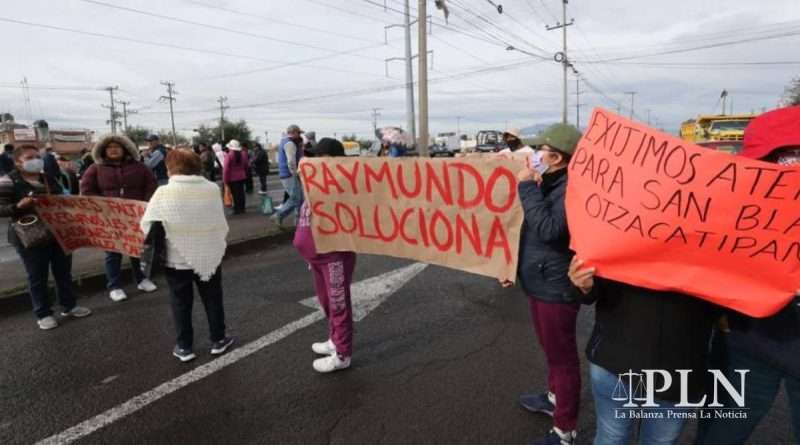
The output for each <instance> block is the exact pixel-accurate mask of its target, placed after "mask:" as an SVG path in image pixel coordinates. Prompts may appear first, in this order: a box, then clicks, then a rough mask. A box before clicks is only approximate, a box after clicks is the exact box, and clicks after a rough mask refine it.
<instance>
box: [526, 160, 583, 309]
mask: <svg viewBox="0 0 800 445" xmlns="http://www.w3.org/2000/svg"><path fill="white" fill-rule="evenodd" d="M543 179H544V180H543V182H542V185H541V186H539V185H537V184H536V183H535V182H533V181H526V182H521V183H520V184H519V197H520V201H522V207H523V209H524V211H525V222H524V224H523V226H522V236H521V238H520V248H519V269H518V275H519V279H520V283H521V284H522V288H523V289H524V290H525V293H527V294H528V295H529V296H533V297H536V298H538V299H540V300H543V301H547V302H551V303H572V302H575V301H577V299H578V294H577V291H576V289H575V287H574V286H573V285H572V283H571V282H570V281H569V277H567V272H568V271H569V263H570V261H571V260H572V256H573V255H574V254H573V252H572V251H571V250H570V249H569V229H568V228H567V214H566V211H565V209H564V198H565V196H566V191H567V169H561V170H559V171H557V172H554V173H549V174H545V175H544V176H543Z"/></svg>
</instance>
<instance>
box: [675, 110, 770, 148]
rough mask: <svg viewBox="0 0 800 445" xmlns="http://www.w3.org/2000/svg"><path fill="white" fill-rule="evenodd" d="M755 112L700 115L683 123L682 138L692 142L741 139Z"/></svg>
mask: <svg viewBox="0 0 800 445" xmlns="http://www.w3.org/2000/svg"><path fill="white" fill-rule="evenodd" d="M755 117H756V115H755V114H732V115H723V114H720V115H706V116H698V117H697V119H690V120H688V121H685V122H683V123H682V124H681V129H680V135H681V139H683V140H686V141H692V142H710V141H741V140H743V139H744V129H745V127H747V124H749V123H750V121H751V120H753V119H754V118H755Z"/></svg>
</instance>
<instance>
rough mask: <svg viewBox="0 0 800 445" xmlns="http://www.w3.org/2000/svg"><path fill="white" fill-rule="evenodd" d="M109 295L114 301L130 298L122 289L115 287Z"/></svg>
mask: <svg viewBox="0 0 800 445" xmlns="http://www.w3.org/2000/svg"><path fill="white" fill-rule="evenodd" d="M108 296H109V297H110V298H111V299H112V300H114V301H122V300H127V299H128V295H127V294H126V293H125V291H124V290H122V289H114V290H112V291H111V293H110V294H108Z"/></svg>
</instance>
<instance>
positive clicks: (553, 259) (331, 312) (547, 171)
mask: <svg viewBox="0 0 800 445" xmlns="http://www.w3.org/2000/svg"><path fill="white" fill-rule="evenodd" d="M798 122H800V107H793V108H784V109H779V110H775V111H772V112H769V113H765V114H763V115H761V116H760V117H758V118H756V119H755V120H753V121H752V123H751V124H750V126H749V127H748V128H747V130H746V132H745V137H744V148H743V151H742V152H741V153H740V156H742V157H744V158H751V159H759V160H762V161H766V162H772V163H777V164H781V165H800V127H798ZM580 138H581V133H580V131H579V130H578V129H577V128H575V127H573V126H570V125H565V124H557V125H554V126H552V127H550V128H548V129H547V130H545V131H544V132H543V133H542V134H540V135H539V136H538V137H537V138H536V139H535V140H533V141H529V145H526V144H524V143H523V142H522V140H521V136H520V134H519V131H517V130H513V129H512V130H508V131H506V133H505V134H504V141H505V143H506V145H507V146H508V149H507V150H506V151H504V152H505V153H518V154H519V153H524V154H525V156H526V157H527V158H528V160H529V161H528V163H527V165H526V166H525V167H524V168H522V169H521V170H520V171H519V173H518V178H517V179H518V181H519V189H518V192H519V198H520V202H521V206H522V208H523V211H524V223H523V228H522V236H521V240H520V246H519V270H518V277H519V281H520V284H521V288H522V290H523V291H524V292H525V294H526V295H527V296H528V305H529V310H530V317H531V320H532V324H533V328H534V333H535V336H536V338H537V340H538V343H539V345H540V347H541V349H542V351H543V352H544V356H545V358H546V363H547V368H548V375H547V385H546V387H544V388H542V391H541V392H540V393H534V394H523V395H521V396H520V398H519V403H520V404H521V406H522V407H523V408H524V409H526V410H528V411H531V412H533V413H538V414H544V415H547V416H550V417H552V420H553V428H552V429H551V430H550V431H549V432H548V433H547V434H546V436H545V437H543V438H541V439H538V440H536V441H534V442H533V443H535V444H537V445H571V444H575V443H578V438H577V425H578V418H579V413H580V400H581V397H580V395H581V386H582V382H581V366H580V358H579V353H578V344H577V335H576V330H577V319H578V314H579V312H580V310H581V307H582V305H594V328H593V330H592V334H591V337H590V339H589V341H588V344H587V345H586V351H585V352H586V357H587V359H588V361H589V382H588V383H589V386H590V387H591V393H592V395H593V398H594V413H595V418H596V432H595V437H594V443H595V444H597V445H606V444H620V445H621V444H627V443H629V442H630V440H631V439H632V437H634V435H635V436H636V437H638V441H639V443H642V444H674V443H677V442H678V440H679V438H680V436H681V434H682V432H683V429H684V427H685V424H686V420H687V419H686V417H681V416H675V417H667V418H663V417H658V416H648V415H647V413H648V412H649V411H652V410H653V409H654V408H640V409H639V411H641V412H642V413H643V415H642V416H640V417H637V416H624V415H623V416H620V415H619V413H620V412H627V411H628V408H627V407H626V406H625V405H624V404H625V400H620V399H619V398H618V397H615V396H614V393H615V391H616V388H617V386H618V385H619V381H620V376H621V375H624V374H625V373H629V372H632V371H637V370H642V369H658V370H664V371H665V372H666V373H667V374H668V375H669V376H670V377H671V381H673V382H679V381H680V382H686V384H687V385H688V386H687V387H680V386H678V385H673V386H672V387H670V388H669V389H668V390H665V391H662V392H658V398H657V399H655V400H654V402H655V403H656V405H657V407H658V408H655V409H668V408H676V409H680V408H681V407H680V406H678V404H679V402H681V401H683V400H686V397H688V399H689V400H691V401H696V400H699V399H701V398H702V397H703V395H705V394H707V391H708V389H709V388H708V385H707V384H708V381H707V379H706V375H707V373H706V372H705V371H707V370H709V369H722V370H723V371H724V373H725V375H726V376H727V378H728V379H729V380H730V381H734V380H735V379H734V377H735V376H736V370H741V369H746V370H748V373H747V381H748V386H747V392H746V394H747V395H746V409H747V417H746V418H745V419H741V418H737V419H726V418H721V417H719V416H705V417H702V416H701V420H700V425H699V428H698V433H697V439H696V443H697V444H700V445H702V444H740V443H744V442H745V441H746V440H747V439H748V437H749V436H750V435H751V434H752V432H753V430H754V429H755V427H756V426H757V425H758V423H759V422H760V421H761V419H762V418H763V417H764V415H765V414H766V413H767V412H768V411H769V409H770V407H771V406H772V404H773V402H774V400H775V398H776V396H777V394H778V392H779V389H780V386H781V383H783V384H784V386H785V388H786V390H787V395H788V399H789V404H790V406H791V408H792V424H793V427H794V431H795V434H796V435H797V434H800V316H799V315H798V309H797V307H796V305H795V304H794V303H793V304H790V305H789V306H787V307H786V308H785V309H784V310H782V311H781V312H779V313H778V314H776V315H775V316H772V317H769V318H766V319H753V318H748V317H746V316H744V315H742V314H738V313H735V312H732V311H729V310H725V309H724V308H722V307H718V306H715V305H713V304H711V303H709V302H706V301H704V300H701V299H699V298H695V297H693V296H691V295H685V294H681V293H679V292H674V291H657V290H653V289H647V288H644V287H640V286H636V285H633V284H630V283H623V282H617V281H613V280H609V279H605V278H601V277H600V276H597V273H598V272H599V271H597V270H595V269H594V268H587V267H585V265H584V262H583V261H582V259H581V258H579V257H577V256H575V253H574V252H572V251H571V250H570V232H569V224H568V221H567V213H566V209H565V196H566V190H567V184H568V182H569V175H568V168H567V167H568V165H569V162H570V159H571V156H572V155H573V153H574V152H575V149H576V146H577V144H578V141H579V139H580ZM148 142H149V144H150V149H149V150H148V152H147V154H146V155H145V156H144V158H143V159H141V157H140V155H139V151H138V150H137V148H136V146H135V145H134V144H133V143H132V142H131V141H130V140H128V139H127V138H125V137H124V136H113V135H112V136H107V137H104V138H102V139H100V140H99V141H98V142H97V143H96V145H95V146H94V148H93V150H92V153H91V155H92V156H91V158H92V160H93V162H92V163H91V164H90V165H88V166H86V167H85V168H83V165H82V166H81V168H80V170H81V171H82V172H81V173H80V185H79V187H78V192H79V193H81V194H84V195H97V196H106V197H118V198H127V199H136V200H141V201H147V202H148V204H147V210H146V212H145V215H144V217H143V218H142V220H141V228H142V231H143V232H144V233H145V234H146V235H147V239H148V241H147V242H148V243H153V244H154V245H161V246H162V247H163V248H162V249H161V251H160V253H159V254H158V255H157V261H158V262H159V263H160V264H161V265H163V267H164V271H165V272H164V274H165V276H166V281H167V284H168V287H169V292H170V296H171V307H172V314H173V317H174V324H175V329H176V336H177V341H176V346H175V349H174V351H173V354H174V355H175V357H177V358H178V359H179V360H180V361H182V362H185V361H189V360H192V359H194V358H195V356H196V355H195V349H194V342H193V329H192V321H191V320H192V319H191V311H192V302H193V289H194V286H196V287H197V289H198V292H199V294H200V298H201V300H202V302H203V305H204V307H205V311H206V315H207V318H208V323H209V332H210V337H211V338H210V341H211V345H212V346H211V354H222V353H224V352H226V351H227V350H228V349H229V348H230V347H231V345H232V344H233V342H234V340H233V338H231V337H228V336H227V335H226V327H225V311H224V305H223V289H222V270H221V263H222V257H223V254H224V251H225V247H226V241H225V240H226V235H227V233H228V224H227V221H226V218H225V211H224V206H223V194H222V193H221V189H220V187H219V186H218V185H217V184H216V183H215V179H216V178H217V171H218V170H221V172H222V182H223V184H224V185H225V187H228V188H230V191H231V194H232V197H233V199H232V200H233V213H234V214H239V213H242V212H244V209H245V195H246V194H247V191H248V190H252V189H253V179H254V178H253V175H255V176H256V177H258V179H259V182H260V190H259V191H260V193H266V175H267V173H268V170H269V161H268V159H267V158H266V152H265V151H264V149H263V147H261V146H260V145H258V144H256V145H255V147H253V148H252V149H251V147H249V146H247V145H245V144H242V143H240V142H239V141H237V140H231V141H229V142H228V143H227V144H226V145H225V147H224V148H223V147H222V146H221V145H219V144H214V145H212V146H211V147H209V146H208V145H206V144H200V145H199V146H197V147H194V148H193V149H192V148H185V149H184V148H176V149H172V150H168V149H166V148H165V147H164V146H163V145H161V144H160V142H159V139H158V137H157V136H155V135H153V136H151V137H150V138H148ZM385 145H386V147H387V148H389V151H391V150H395V153H394V155H400V153H399V151H400V148H399V145H397V144H395V147H394V148H391V145H392V144H391V143H388V142H387V143H386V144H385ZM308 156H311V157H322V158H325V159H329V158H330V159H332V158H336V157H341V156H345V150H344V147H343V145H342V143H341V142H339V141H337V140H335V139H330V138H323V139H321V140H320V141H319V142H317V141H316V137H314V136H313V135H306V137H305V138H304V137H303V131H302V130H301V128H300V127H299V126H297V125H291V126H289V127H288V128H287V131H286V136H285V137H284V138H283V139H282V140H281V141H280V143H279V145H278V151H277V159H278V172H279V178H280V180H281V183H282V185H283V187H284V189H285V192H286V195H287V196H286V199H285V200H284V203H283V205H282V206H280V207H279V208H277V209H276V210H277V212H276V214H275V215H274V218H275V220H276V222H278V223H279V224H280V223H282V222H283V221H284V219H285V218H286V217H288V216H290V215H292V214H294V215H296V216H297V227H296V230H295V236H294V243H293V244H294V247H295V248H296V249H297V251H298V252H299V254H300V255H301V256H302V257H303V259H304V260H305V261H306V262H307V263H308V265H309V270H310V271H311V274H312V277H313V283H314V287H315V290H316V294H317V297H318V299H319V303H320V305H321V307H322V310H323V312H324V313H325V315H326V317H327V320H328V338H327V339H326V340H324V341H322V342H318V343H314V344H313V345H312V346H311V348H312V350H313V351H314V352H315V353H317V354H319V355H321V356H322V357H320V358H319V359H317V360H315V361H314V362H313V368H314V369H315V370H316V371H318V372H321V373H328V372H333V371H338V370H342V369H346V368H348V367H350V365H351V360H352V355H353V318H352V317H353V316H352V303H351V297H350V287H351V284H352V279H353V272H354V269H355V264H356V254H355V253H354V252H332V253H324V254H322V253H319V252H318V251H317V249H316V247H315V243H314V239H313V234H312V230H311V221H312V219H313V218H314V215H313V212H312V211H311V207H310V206H309V205H308V203H307V202H305V200H304V199H303V189H302V184H301V182H300V178H299V175H298V166H299V163H300V161H301V159H302V158H303V157H308ZM48 157H53V154H52V153H50V152H48V151H47V150H46V149H45V150H39V148H37V147H35V146H31V145H21V146H18V147H11V148H10V149H9V147H6V148H5V151H4V153H3V154H2V155H0V169H2V171H3V172H4V173H5V176H4V177H2V178H0V216H4V217H9V218H10V224H11V226H10V227H9V231H8V233H9V242H10V243H11V245H13V246H14V247H15V248H16V250H17V252H18V253H19V256H20V257H21V258H22V261H23V264H24V265H25V268H26V271H27V273H28V284H29V290H30V294H31V301H32V304H33V309H34V313H35V315H36V317H37V320H38V324H39V327H40V328H41V329H52V328H55V327H56V326H57V325H58V323H57V321H56V319H55V318H54V317H53V316H52V310H51V308H50V304H49V302H48V298H47V278H48V269H52V272H53V276H54V278H55V281H56V291H57V296H58V301H59V303H60V305H61V307H62V315H63V316H71V317H76V318H81V317H86V316H88V315H90V314H91V310H89V309H87V308H84V307H81V306H78V305H77V302H76V298H75V295H74V292H73V290H72V279H71V272H70V269H71V258H70V256H69V255H66V254H65V253H64V251H63V250H62V249H61V248H60V247H59V245H58V243H56V242H54V241H53V240H52V239H50V240H49V241H47V242H44V243H43V244H38V245H25V243H23V242H22V240H20V239H19V238H18V237H17V232H16V231H15V228H14V225H16V224H18V223H19V222H20V221H21V220H22V219H23V218H24V217H26V216H30V215H33V214H35V207H36V196H37V195H41V194H44V193H65V192H67V188H65V187H64V184H62V179H63V177H62V175H60V174H59V173H56V172H48V169H53V168H56V169H58V163H57V159H55V158H54V159H53V160H52V161H48V160H47V159H48ZM48 162H50V163H51V166H50V167H48ZM53 162H55V167H53V165H52V164H53ZM83 162H84V163H85V162H86V161H83ZM331 162H335V161H333V160H331ZM70 184H71V183H70ZM248 184H249V185H248ZM188 196H191V197H192V199H187V197H188ZM130 261H131V265H132V269H133V276H134V279H135V281H136V283H137V288H138V289H139V290H141V291H143V292H153V291H155V290H156V289H157V287H156V285H155V283H153V282H152V281H151V280H150V277H149V276H145V274H144V273H143V270H142V268H140V264H139V260H138V259H136V258H131V259H130ZM121 262H122V255H120V254H118V253H113V252H109V253H107V254H106V260H105V264H106V279H107V286H108V289H109V292H110V294H109V296H110V298H111V299H112V300H114V301H121V300H124V299H126V298H127V295H126V294H125V292H124V291H122V278H121ZM500 284H501V285H502V286H504V287H510V286H512V284H513V283H511V282H510V281H506V280H503V281H501V283H500ZM679 370H690V371H691V372H690V373H689V374H688V377H686V378H682V377H684V376H681V375H679V374H678V371H679ZM665 378H667V377H665V376H663V375H662V376H660V377H659V378H657V379H656V381H655V382H656V385H657V386H658V387H662V386H664V379H665ZM667 386H668V385H667ZM726 403H727V405H726V406H727V407H735V405H733V401H732V400H730V397H729V400H726Z"/></svg>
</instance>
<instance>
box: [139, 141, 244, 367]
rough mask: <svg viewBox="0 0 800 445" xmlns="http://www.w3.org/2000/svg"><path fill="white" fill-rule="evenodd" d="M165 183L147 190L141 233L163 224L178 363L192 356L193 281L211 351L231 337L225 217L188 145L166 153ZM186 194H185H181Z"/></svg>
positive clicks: (212, 186)
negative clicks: (227, 315) (224, 279)
mask: <svg viewBox="0 0 800 445" xmlns="http://www.w3.org/2000/svg"><path fill="white" fill-rule="evenodd" d="M166 166H167V171H168V174H169V182H168V184H167V185H165V186H163V187H159V189H158V190H157V191H156V192H155V194H154V195H153V198H152V199H151V200H150V202H149V203H148V204H147V210H145V213H144V216H142V220H141V223H140V225H141V228H142V231H143V232H144V233H145V235H147V234H148V233H149V232H150V229H151V227H153V225H154V224H155V223H156V222H160V223H161V225H162V226H163V227H164V233H165V238H166V264H165V266H166V267H165V271H164V274H165V275H166V277H167V283H168V284H169V290H170V298H171V300H172V316H173V318H174V320H175V330H176V332H177V342H176V343H177V344H176V346H175V348H174V349H173V351H172V355H174V356H175V357H176V358H177V359H178V360H180V361H181V362H188V361H190V360H194V359H195V358H196V355H195V353H194V330H193V328H192V305H193V300H194V286H197V290H198V293H199V294H200V298H201V300H202V301H203V306H204V307H205V310H206V317H207V318H208V330H209V333H210V337H211V338H210V339H211V354H212V355H219V354H224V353H225V351H227V350H228V349H229V348H230V347H231V345H233V342H234V339H233V338H231V337H227V336H226V335H225V329H226V328H225V309H224V307H223V304H222V296H223V295H222V294H223V293H222V267H221V264H222V257H223V256H224V255H225V248H226V246H227V241H226V237H227V235H228V222H227V221H226V220H225V210H224V208H223V206H222V198H221V197H220V194H219V187H217V185H216V184H214V183H213V182H210V181H208V180H207V179H205V178H203V176H202V173H203V166H202V161H201V160H200V157H199V156H197V155H196V154H194V153H193V152H192V151H191V150H183V149H176V150H172V151H170V152H169V154H167V159H166ZM187 197H191V199H187Z"/></svg>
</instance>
